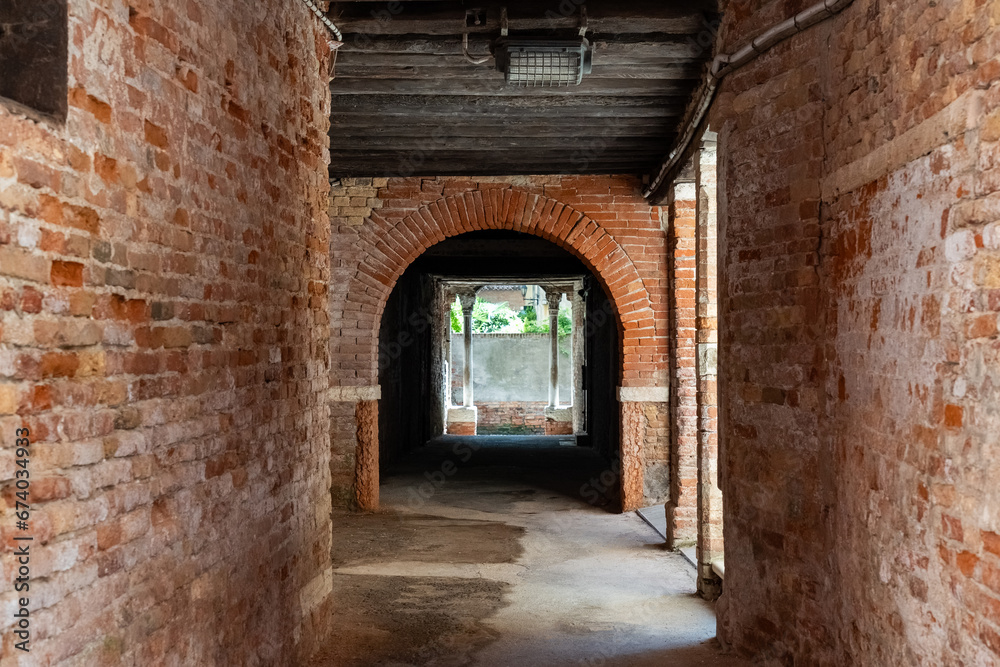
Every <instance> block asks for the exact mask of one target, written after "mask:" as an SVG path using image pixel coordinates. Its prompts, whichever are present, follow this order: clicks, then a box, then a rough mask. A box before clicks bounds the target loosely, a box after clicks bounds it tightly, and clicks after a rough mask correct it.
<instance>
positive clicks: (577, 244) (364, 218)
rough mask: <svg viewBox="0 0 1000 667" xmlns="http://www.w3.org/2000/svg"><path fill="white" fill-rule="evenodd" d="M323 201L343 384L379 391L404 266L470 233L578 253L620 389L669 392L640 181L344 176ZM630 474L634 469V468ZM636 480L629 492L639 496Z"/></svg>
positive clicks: (649, 223)
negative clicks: (504, 232) (612, 331)
mask: <svg viewBox="0 0 1000 667" xmlns="http://www.w3.org/2000/svg"><path fill="white" fill-rule="evenodd" d="M332 205H333V207H334V208H333V209H331V219H332V226H333V238H332V241H331V257H332V262H333V265H332V280H333V282H334V283H335V284H337V285H340V286H342V287H341V288H340V289H337V290H332V291H331V295H330V298H331V355H332V356H331V364H332V368H333V381H334V382H337V383H340V385H341V386H344V387H365V386H373V385H375V384H377V382H378V379H377V373H376V362H377V349H376V347H377V344H378V326H379V322H380V319H381V314H382V309H383V307H384V304H385V301H386V299H387V298H388V295H389V293H390V291H391V289H392V286H393V285H394V284H395V281H396V279H397V278H398V277H399V275H400V274H401V273H402V272H403V270H404V269H405V268H406V266H408V265H409V264H410V263H411V262H412V261H413V260H414V259H416V258H417V257H418V256H419V255H420V254H421V253H422V252H423V251H424V250H426V249H427V248H428V247H430V246H431V245H434V244H435V243H438V242H440V241H443V240H444V239H445V238H447V237H449V236H454V235H457V234H461V233H465V232H469V231H475V230H478V229H512V230H515V231H523V232H526V233H530V234H535V235H537V236H540V237H542V238H545V239H547V240H550V241H552V242H554V243H556V244H558V245H560V246H562V247H564V248H566V249H567V250H569V251H570V252H572V253H574V254H575V255H577V256H578V257H580V259H581V260H582V261H583V262H584V263H585V264H586V265H587V266H588V267H590V268H591V269H592V270H593V271H594V273H595V275H596V276H597V277H598V279H599V280H600V281H601V282H602V284H603V286H604V288H605V289H606V290H607V291H608V293H609V294H610V295H611V300H612V303H613V304H614V307H615V309H616V313H617V315H618V317H619V318H620V321H621V325H622V328H623V349H622V358H623V377H622V378H621V384H622V385H623V386H629V387H654V386H659V387H663V386H666V385H667V382H668V380H667V356H668V350H667V334H666V324H667V315H666V312H667V310H666V309H667V285H666V273H665V255H666V248H665V245H664V233H663V230H662V229H661V223H660V209H659V208H657V207H650V206H649V205H648V204H647V203H646V202H645V200H643V198H642V196H641V193H640V183H639V181H638V179H636V178H633V177H627V176H618V177H610V176H532V177H511V178H482V179H472V180H470V179H463V178H447V177H445V178H393V179H349V180H348V181H345V182H344V183H343V184H342V186H341V187H339V188H335V189H334V192H333V200H332ZM356 444H357V443H356V441H354V440H352V439H351V438H344V439H343V440H341V441H335V442H334V445H333V446H334V455H335V457H337V456H343V457H345V458H346V457H347V456H349V453H350V452H351V451H353V449H354V448H355V447H356ZM640 449H641V448H640ZM630 465H631V464H630ZM629 470H631V471H635V470H639V471H641V463H639V462H636V463H635V465H634V466H631V467H630V468H629ZM641 479H642V478H641V474H640V477H639V481H638V486H637V487H636V486H635V485H632V486H630V488H632V489H633V490H634V489H635V488H639V489H640V490H641V488H642V482H641ZM640 496H641V491H640ZM641 501H642V498H641V497H638V498H633V499H632V502H633V503H640V502H641Z"/></svg>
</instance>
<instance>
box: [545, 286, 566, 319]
mask: <svg viewBox="0 0 1000 667" xmlns="http://www.w3.org/2000/svg"><path fill="white" fill-rule="evenodd" d="M557 290H558V291H557ZM564 293H565V292H564V290H563V289H562V288H554V287H549V288H546V290H545V298H546V300H547V301H548V302H549V312H550V313H551V312H552V311H558V310H559V304H560V303H562V297H563V294H564Z"/></svg>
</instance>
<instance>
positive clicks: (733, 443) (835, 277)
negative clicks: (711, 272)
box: [713, 0, 1000, 665]
mask: <svg viewBox="0 0 1000 667" xmlns="http://www.w3.org/2000/svg"><path fill="white" fill-rule="evenodd" d="M806 4H809V3H807V2H802V3H794V2H793V3H789V2H785V1H782V2H759V1H758V2H748V1H736V0H733V1H732V2H729V3H727V8H726V9H727V13H726V25H727V26H729V27H726V28H724V29H723V39H722V44H723V49H722V50H723V51H732V50H734V49H735V48H736V47H738V46H740V45H742V44H743V43H744V42H745V41H746V40H747V39H748V38H749V37H750V36H752V35H753V34H756V33H757V32H760V31H761V30H763V29H764V28H766V27H768V26H769V25H770V24H772V23H773V22H775V21H777V20H780V19H783V18H785V17H787V16H789V15H790V13H791V12H792V11H794V10H795V9H799V8H801V6H804V5H806ZM731 26H739V27H738V29H736V30H734V29H732V28H731ZM737 30H738V32H739V34H736V33H737ZM998 51H1000V6H998V5H997V3H990V2H975V1H970V2H962V3H957V2H956V3H922V2H921V3H914V2H905V1H902V0H856V2H854V4H853V5H852V6H851V7H850V8H848V9H847V10H846V11H845V12H844V13H843V14H842V15H841V16H839V17H837V18H836V19H834V20H833V21H831V22H828V23H826V24H823V25H822V26H818V27H815V28H813V29H811V30H810V31H809V32H808V33H806V34H804V35H800V36H798V37H795V38H793V39H791V40H789V41H787V42H785V43H783V44H782V45H780V46H778V47H777V48H776V49H774V50H773V51H772V52H770V53H768V54H767V55H765V56H763V57H761V58H760V59H759V60H758V61H756V62H755V63H754V64H752V65H751V66H748V67H747V68H745V69H743V70H740V71H738V72H736V73H735V74H733V75H732V76H731V77H730V78H728V79H727V80H726V82H725V84H724V88H723V92H722V95H721V97H720V98H719V100H718V103H717V105H716V109H715V115H714V118H713V122H714V126H715V127H717V128H718V129H719V131H720V159H721V160H722V163H723V164H722V166H721V169H720V191H721V194H722V207H723V211H722V213H721V215H720V235H721V237H722V238H723V239H724V240H723V246H722V262H723V273H722V276H721V277H720V279H721V282H720V290H721V294H720V308H721V312H720V316H721V322H720V334H721V350H720V354H721V358H720V381H721V382H722V391H721V395H722V397H723V402H722V414H721V427H722V429H723V443H724V446H725V453H724V458H725V463H724V465H725V470H726V472H727V473H728V474H727V475H725V480H726V481H725V488H724V492H725V494H726V496H725V497H726V581H725V593H724V595H723V603H722V605H721V607H720V609H721V610H722V613H721V617H722V618H721V628H722V631H723V636H724V638H725V639H727V640H729V641H731V642H732V643H734V644H735V646H736V647H737V648H738V649H739V650H741V651H743V652H747V653H757V654H759V655H761V656H762V657H765V658H771V659H773V660H774V661H776V662H790V661H791V660H793V659H794V661H795V662H796V664H798V663H799V662H801V663H803V664H816V665H842V664H863V665H890V664H892V665H895V664H921V665H942V664H977V665H979V664H983V665H985V664H995V663H997V662H998V661H1000V577H998V576H997V572H998V567H1000V559H998V552H1000V548H998V546H997V538H996V536H997V534H1000V524H998V521H1000V519H998V517H1000V498H998V497H997V495H996V493H994V492H993V491H992V489H993V488H995V486H996V484H995V480H996V479H998V478H1000V469H998V468H997V463H996V461H997V456H996V445H997V436H996V434H997V432H998V430H1000V410H998V406H1000V395H998V391H1000V390H998V387H1000V372H998V369H1000V346H998V343H997V334H996V331H997V329H996V326H997V311H998V310H1000V299H998V298H997V296H996V295H997V294H998V291H997V290H998V289H1000V280H998V279H997V276H998V275H1000V254H998V246H1000V243H998V242H997V240H996V220H997V217H998V215H997V211H998V209H997V206H996V200H997V197H998V194H997V193H998V189H1000V178H998V177H997V174H998V173H1000V172H998V169H997V157H996V156H997V155H998V146H997V143H996V142H997V139H998V138H1000V136H998V135H1000V132H998V130H997V127H998V125H1000V123H998V120H997V118H998V116H997V112H996V111H995V110H996V109H997V108H998V102H1000V59H998V55H1000V54H998Z"/></svg>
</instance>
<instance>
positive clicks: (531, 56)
mask: <svg viewBox="0 0 1000 667" xmlns="http://www.w3.org/2000/svg"><path fill="white" fill-rule="evenodd" d="M496 62H497V69H498V70H500V71H501V72H503V73H504V74H505V75H506V79H507V83H509V84H513V85H517V86H523V87H540V86H552V87H555V86H576V85H579V84H580V82H581V81H583V75H584V74H590V72H591V71H592V68H593V51H592V50H591V48H590V44H589V42H587V40H585V39H580V40H575V41H566V40H537V39H511V40H503V41H501V42H499V43H498V44H497V48H496Z"/></svg>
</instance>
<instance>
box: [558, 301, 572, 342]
mask: <svg viewBox="0 0 1000 667" xmlns="http://www.w3.org/2000/svg"><path fill="white" fill-rule="evenodd" d="M558 332H559V337H560V338H562V337H563V336H568V335H570V334H571V333H573V320H572V319H570V316H569V313H567V312H566V309H564V308H560V309H559V326H558Z"/></svg>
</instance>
